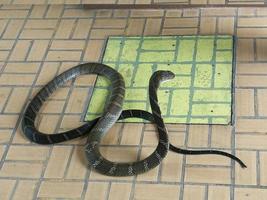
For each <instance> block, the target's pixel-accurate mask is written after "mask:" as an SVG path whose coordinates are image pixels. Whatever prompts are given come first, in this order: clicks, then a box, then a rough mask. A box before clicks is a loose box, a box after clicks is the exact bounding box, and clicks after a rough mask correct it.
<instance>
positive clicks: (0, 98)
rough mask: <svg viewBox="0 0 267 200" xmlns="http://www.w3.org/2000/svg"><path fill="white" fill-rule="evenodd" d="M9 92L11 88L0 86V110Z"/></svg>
mask: <svg viewBox="0 0 267 200" xmlns="http://www.w3.org/2000/svg"><path fill="white" fill-rule="evenodd" d="M10 93H11V88H8V87H6V88H1V89H0V110H1V111H2V110H3V107H4V105H5V104H6V102H7V99H8V96H9V95H10Z"/></svg>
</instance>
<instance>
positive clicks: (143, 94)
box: [86, 35, 234, 124]
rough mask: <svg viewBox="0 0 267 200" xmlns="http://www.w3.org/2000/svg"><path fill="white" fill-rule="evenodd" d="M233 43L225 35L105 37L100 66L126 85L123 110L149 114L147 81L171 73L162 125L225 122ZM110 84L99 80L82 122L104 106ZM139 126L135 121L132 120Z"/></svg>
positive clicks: (163, 93)
mask: <svg viewBox="0 0 267 200" xmlns="http://www.w3.org/2000/svg"><path fill="white" fill-rule="evenodd" d="M233 50H234V39H233V37H232V36H228V35H215V36H158V37H154V36H153V37H150V36H147V37H142V36H141V37H119V36H116V37H109V39H108V40H107V44H106V49H105V52H104V56H103V63H105V64H107V65H109V66H111V67H113V68H114V69H116V70H118V71H119V72H120V73H121V74H122V75H123V77H124V80H125V83H126V97H125V102H124V106H123V109H142V110H147V111H151V110H150V104H149V98H148V83H149V78H150V77H151V75H152V74H153V72H155V71H157V70H170V71H172V72H173V73H175V78H174V79H172V80H170V81H167V82H164V83H163V84H161V87H160V89H159V90H158V97H159V105H160V107H161V110H162V115H163V117H164V121H165V122H166V123H192V124H229V123H231V118H232V117H231V115H232V92H233V91H232V75H233V73H232V72H233V52H234V51H233ZM108 90H109V82H108V81H107V80H106V79H105V78H103V77H98V79H97V82H96V85H95V88H94V91H93V95H92V98H91V100H90V103H89V107H88V113H87V116H86V120H90V119H93V118H95V117H96V116H99V115H100V114H101V113H102V111H103V108H104V105H105V101H106V99H107V95H108ZM128 121H131V122H140V120H139V119H130V120H128Z"/></svg>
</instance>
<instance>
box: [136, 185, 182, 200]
mask: <svg viewBox="0 0 267 200" xmlns="http://www.w3.org/2000/svg"><path fill="white" fill-rule="evenodd" d="M179 190H180V187H179V185H167V184H137V185H136V186H135V193H134V198H135V199H142V200H149V199H155V200H158V199H160V200H165V199H166V200H167V199H168V200H169V199H177V198H179ZM148 191H149V192H148Z"/></svg>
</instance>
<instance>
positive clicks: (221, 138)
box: [211, 125, 232, 148]
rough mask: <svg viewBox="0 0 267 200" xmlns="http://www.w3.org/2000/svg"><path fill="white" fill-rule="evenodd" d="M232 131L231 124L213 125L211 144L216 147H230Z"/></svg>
mask: <svg viewBox="0 0 267 200" xmlns="http://www.w3.org/2000/svg"><path fill="white" fill-rule="evenodd" d="M231 131H232V127H231V126H216V125H215V126H213V127H212V132H211V146H212V147H215V148H230V147H231V135H232V133H231Z"/></svg>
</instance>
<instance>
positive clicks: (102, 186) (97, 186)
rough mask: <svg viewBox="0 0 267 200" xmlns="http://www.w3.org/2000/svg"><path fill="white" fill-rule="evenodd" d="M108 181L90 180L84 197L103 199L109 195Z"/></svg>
mask: <svg viewBox="0 0 267 200" xmlns="http://www.w3.org/2000/svg"><path fill="white" fill-rule="evenodd" d="M107 190H108V183H95V182H90V183H89V184H88V187H87V192H86V195H85V198H84V199H88V200H89V199H90V200H91V199H92V200H98V199H99V200H100V199H101V200H102V199H105V198H106V196H108V191H107Z"/></svg>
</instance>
